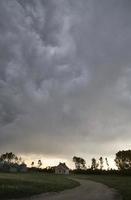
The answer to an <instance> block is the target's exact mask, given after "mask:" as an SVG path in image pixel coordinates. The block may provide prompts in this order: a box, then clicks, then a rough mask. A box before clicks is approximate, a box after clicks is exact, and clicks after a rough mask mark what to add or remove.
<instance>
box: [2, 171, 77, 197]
mask: <svg viewBox="0 0 131 200" xmlns="http://www.w3.org/2000/svg"><path fill="white" fill-rule="evenodd" d="M76 186H79V183H78V182H77V181H74V180H71V179H68V178H67V177H66V176H61V175H53V174H50V175H45V174H42V173H34V174H33V173H31V174H30V173H25V174H21V173H17V174H11V173H0V199H11V198H22V197H29V196H32V195H36V194H40V193H45V192H59V191H62V190H65V189H71V188H74V187H76Z"/></svg>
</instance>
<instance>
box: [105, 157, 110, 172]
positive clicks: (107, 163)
mask: <svg viewBox="0 0 131 200" xmlns="http://www.w3.org/2000/svg"><path fill="white" fill-rule="evenodd" d="M105 161H106V165H107V170H109V169H110V167H109V162H108V159H107V158H105Z"/></svg>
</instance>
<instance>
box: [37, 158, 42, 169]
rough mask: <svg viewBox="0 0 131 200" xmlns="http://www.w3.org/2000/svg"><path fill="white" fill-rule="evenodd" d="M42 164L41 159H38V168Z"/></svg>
mask: <svg viewBox="0 0 131 200" xmlns="http://www.w3.org/2000/svg"><path fill="white" fill-rule="evenodd" d="M41 166H42V162H41V160H38V168H40V167H41Z"/></svg>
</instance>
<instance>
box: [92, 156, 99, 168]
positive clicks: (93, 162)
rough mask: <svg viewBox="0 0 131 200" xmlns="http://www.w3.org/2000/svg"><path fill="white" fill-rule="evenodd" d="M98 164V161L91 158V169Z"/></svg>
mask: <svg viewBox="0 0 131 200" xmlns="http://www.w3.org/2000/svg"><path fill="white" fill-rule="evenodd" d="M98 166H99V163H97V161H96V159H95V158H92V164H91V169H92V170H96V169H97V168H98Z"/></svg>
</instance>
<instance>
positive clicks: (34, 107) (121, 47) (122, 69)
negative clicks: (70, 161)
mask: <svg viewBox="0 0 131 200" xmlns="http://www.w3.org/2000/svg"><path fill="white" fill-rule="evenodd" d="M130 11H131V2H130V1H129V0H115V1H114V0H110V1H108V0H99V1H97V0H81V1H79V0H66V1H65V0H37V1H36V0H1V1H0V150H1V151H7V150H12V151H15V152H18V153H23V154H26V153H29V154H30V153H36V154H43V155H46V156H55V157H60V156H61V157H63V158H68V157H69V156H72V155H74V154H79V155H83V156H85V155H87V157H88V155H93V154H94V155H98V154H106V155H113V154H114V153H115V152H116V151H117V150H119V149H120V148H129V147H130V143H131V126H130V116H131V23H130V19H131V12H130Z"/></svg>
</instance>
